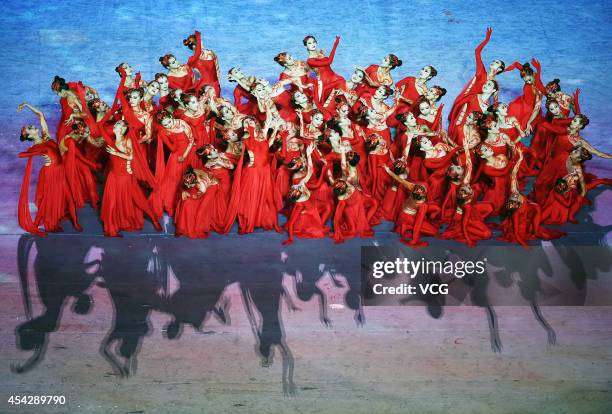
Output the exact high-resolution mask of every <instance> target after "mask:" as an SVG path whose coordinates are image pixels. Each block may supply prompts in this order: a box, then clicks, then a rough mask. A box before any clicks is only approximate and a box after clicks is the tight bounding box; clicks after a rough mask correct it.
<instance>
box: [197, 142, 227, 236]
mask: <svg viewBox="0 0 612 414" xmlns="http://www.w3.org/2000/svg"><path fill="white" fill-rule="evenodd" d="M196 153H197V155H198V156H199V157H200V160H201V162H202V165H203V166H204V168H203V169H204V171H206V172H207V173H208V174H209V175H210V176H211V177H214V178H215V179H216V180H217V182H218V184H217V188H216V191H217V194H216V195H215V197H214V198H213V200H212V202H211V205H210V207H209V208H208V210H207V211H206V214H208V215H209V216H210V219H209V220H210V228H211V229H212V230H213V231H215V232H217V233H222V234H225V233H227V232H228V231H229V229H228V228H227V221H228V217H227V215H228V213H227V211H228V208H229V203H230V199H231V192H232V177H231V173H230V171H233V170H234V168H235V164H234V162H232V160H231V159H230V157H229V156H227V155H226V154H224V153H220V152H219V151H218V150H217V148H215V147H214V146H213V145H212V144H206V145H204V146H203V147H201V148H198V149H197V150H196Z"/></svg>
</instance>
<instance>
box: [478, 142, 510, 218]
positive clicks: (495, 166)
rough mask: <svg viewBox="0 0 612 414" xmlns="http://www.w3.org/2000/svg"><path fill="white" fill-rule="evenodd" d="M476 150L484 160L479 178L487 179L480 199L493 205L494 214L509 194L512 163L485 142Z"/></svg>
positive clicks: (492, 213) (499, 209) (501, 206)
mask: <svg viewBox="0 0 612 414" xmlns="http://www.w3.org/2000/svg"><path fill="white" fill-rule="evenodd" d="M477 152H478V154H479V155H480V156H481V157H482V158H483V159H484V160H485V162H484V163H483V164H481V168H480V173H481V178H484V177H486V178H487V179H488V181H489V182H488V183H487V184H486V185H484V186H483V192H482V193H483V194H484V196H483V199H482V200H483V201H486V202H488V203H490V204H491V205H492V206H493V211H492V212H491V215H493V216H496V215H498V214H499V213H500V212H501V211H502V209H503V207H504V205H505V204H506V201H507V200H508V198H509V196H510V171H512V167H513V164H512V163H510V162H508V157H507V156H506V155H504V154H499V153H498V154H496V153H495V151H493V148H492V147H490V146H489V145H487V144H481V145H480V147H478V149H477Z"/></svg>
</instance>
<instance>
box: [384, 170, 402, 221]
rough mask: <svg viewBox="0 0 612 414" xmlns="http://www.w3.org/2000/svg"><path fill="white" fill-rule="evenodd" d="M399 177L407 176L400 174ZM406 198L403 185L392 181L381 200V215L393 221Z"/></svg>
mask: <svg viewBox="0 0 612 414" xmlns="http://www.w3.org/2000/svg"><path fill="white" fill-rule="evenodd" d="M401 178H404V179H406V178H408V177H406V176H402V177H401ZM405 199H406V190H405V189H404V186H402V185H397V184H395V183H392V184H391V185H390V186H389V187H388V190H387V192H386V194H385V196H384V198H383V200H382V203H381V209H382V216H383V218H384V219H385V220H389V221H395V220H397V217H398V215H399V214H400V212H401V210H402V205H403V203H404V200H405Z"/></svg>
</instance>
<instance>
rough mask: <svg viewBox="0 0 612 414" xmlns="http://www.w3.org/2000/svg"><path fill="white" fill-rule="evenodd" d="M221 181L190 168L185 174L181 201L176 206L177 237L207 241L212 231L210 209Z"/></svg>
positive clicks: (206, 173) (204, 172)
mask: <svg viewBox="0 0 612 414" xmlns="http://www.w3.org/2000/svg"><path fill="white" fill-rule="evenodd" d="M218 184H219V181H218V180H217V179H216V178H215V177H214V176H213V175H212V174H209V173H208V172H206V171H203V170H200V169H194V168H193V167H191V166H189V167H188V168H187V170H185V174H183V185H182V191H181V196H180V199H179V200H178V202H177V204H176V214H175V217H174V223H175V226H176V230H175V235H176V236H187V237H189V238H190V239H205V238H207V237H208V236H209V233H210V231H211V230H212V224H211V218H212V217H211V215H210V207H211V205H212V204H213V203H214V200H215V199H216V198H217V195H218V189H219V187H218Z"/></svg>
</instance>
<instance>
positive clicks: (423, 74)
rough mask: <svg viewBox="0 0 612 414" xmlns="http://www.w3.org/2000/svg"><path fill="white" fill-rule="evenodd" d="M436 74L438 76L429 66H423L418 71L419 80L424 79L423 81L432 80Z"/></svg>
mask: <svg viewBox="0 0 612 414" xmlns="http://www.w3.org/2000/svg"><path fill="white" fill-rule="evenodd" d="M437 74H438V71H437V70H436V68H434V67H433V66H431V65H425V66H423V68H422V69H421V70H420V71H419V78H420V79H425V80H430V79H431V78H434V77H435V76H436V75H437Z"/></svg>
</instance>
